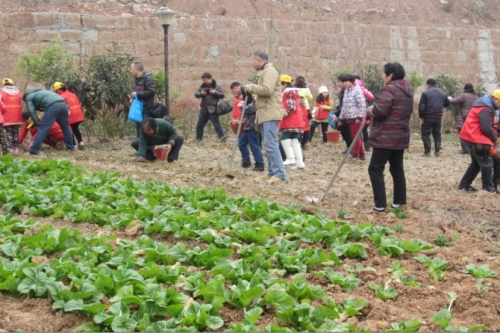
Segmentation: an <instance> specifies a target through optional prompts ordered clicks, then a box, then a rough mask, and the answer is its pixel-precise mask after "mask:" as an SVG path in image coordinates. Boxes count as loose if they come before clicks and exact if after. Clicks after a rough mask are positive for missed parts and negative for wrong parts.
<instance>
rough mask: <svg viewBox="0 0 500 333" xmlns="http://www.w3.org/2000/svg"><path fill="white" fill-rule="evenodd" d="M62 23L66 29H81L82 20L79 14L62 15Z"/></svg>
mask: <svg viewBox="0 0 500 333" xmlns="http://www.w3.org/2000/svg"><path fill="white" fill-rule="evenodd" d="M64 23H65V24H66V26H68V27H75V28H81V27H82V18H81V16H80V15H79V14H71V13H67V14H64Z"/></svg>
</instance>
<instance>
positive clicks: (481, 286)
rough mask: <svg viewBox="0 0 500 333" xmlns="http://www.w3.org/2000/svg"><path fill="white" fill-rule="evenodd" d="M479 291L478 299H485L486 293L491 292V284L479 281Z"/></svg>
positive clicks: (477, 285)
mask: <svg viewBox="0 0 500 333" xmlns="http://www.w3.org/2000/svg"><path fill="white" fill-rule="evenodd" d="M476 287H477V290H478V291H479V294H477V295H476V296H477V297H484V295H486V293H487V292H488V291H489V290H490V287H491V283H483V279H478V280H477V283H476Z"/></svg>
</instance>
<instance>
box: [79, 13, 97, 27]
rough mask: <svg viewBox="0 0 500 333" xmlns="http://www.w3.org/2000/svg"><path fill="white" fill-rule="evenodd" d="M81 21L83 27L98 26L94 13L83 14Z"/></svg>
mask: <svg viewBox="0 0 500 333" xmlns="http://www.w3.org/2000/svg"><path fill="white" fill-rule="evenodd" d="M81 22H82V27H83V28H88V29H94V28H95V27H96V18H95V16H92V15H82V16H81Z"/></svg>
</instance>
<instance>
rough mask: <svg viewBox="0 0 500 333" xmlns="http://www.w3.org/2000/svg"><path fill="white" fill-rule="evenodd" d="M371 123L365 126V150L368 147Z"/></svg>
mask: <svg viewBox="0 0 500 333" xmlns="http://www.w3.org/2000/svg"><path fill="white" fill-rule="evenodd" d="M369 126H370V125H365V126H364V127H363V143H364V145H365V150H366V147H368V127H369Z"/></svg>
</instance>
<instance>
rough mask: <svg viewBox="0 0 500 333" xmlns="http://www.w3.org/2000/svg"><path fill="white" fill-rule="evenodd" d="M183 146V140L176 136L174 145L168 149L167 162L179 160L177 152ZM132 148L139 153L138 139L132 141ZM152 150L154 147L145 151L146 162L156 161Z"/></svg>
mask: <svg viewBox="0 0 500 333" xmlns="http://www.w3.org/2000/svg"><path fill="white" fill-rule="evenodd" d="M167 143H168V142H165V143H162V144H167ZM183 144H184V138H183V137H182V136H180V135H178V134H177V140H175V144H174V145H173V146H172V149H170V151H169V152H168V158H167V160H168V161H169V162H173V161H175V160H177V159H178V158H179V152H180V150H181V147H182V145H183ZM132 148H134V149H135V150H136V151H139V139H135V140H134V141H132ZM153 149H154V146H152V147H148V149H147V150H146V159H147V160H148V161H154V160H156V155H155V153H154V152H153Z"/></svg>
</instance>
